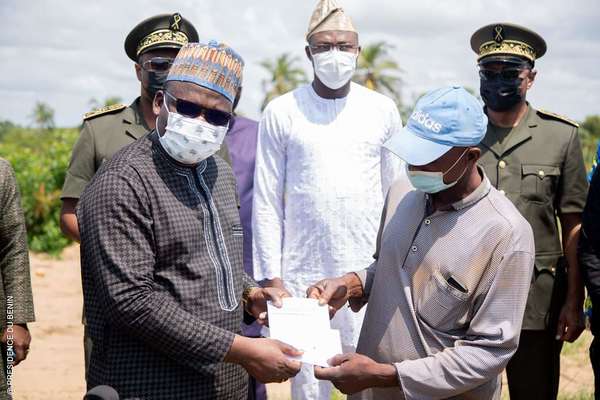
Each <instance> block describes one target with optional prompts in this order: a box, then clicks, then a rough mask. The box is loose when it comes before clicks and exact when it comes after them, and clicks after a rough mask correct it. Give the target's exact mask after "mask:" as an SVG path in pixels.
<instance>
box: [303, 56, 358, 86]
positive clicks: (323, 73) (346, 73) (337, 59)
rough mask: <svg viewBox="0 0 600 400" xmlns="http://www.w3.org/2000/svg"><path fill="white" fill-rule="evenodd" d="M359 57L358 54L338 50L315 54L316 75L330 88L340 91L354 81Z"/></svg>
mask: <svg viewBox="0 0 600 400" xmlns="http://www.w3.org/2000/svg"><path fill="white" fill-rule="evenodd" d="M357 57H358V53H350V52H347V51H339V50H338V49H337V48H334V49H333V50H329V51H326V52H323V53H317V54H313V55H312V58H313V65H314V69H315V74H316V75H317V77H318V78H319V80H320V81H321V82H323V84H324V85H325V86H327V87H328V88H330V89H333V90H336V89H339V88H341V87H342V86H344V85H345V84H346V83H348V81H350V79H352V75H354V71H355V70H356V58H357Z"/></svg>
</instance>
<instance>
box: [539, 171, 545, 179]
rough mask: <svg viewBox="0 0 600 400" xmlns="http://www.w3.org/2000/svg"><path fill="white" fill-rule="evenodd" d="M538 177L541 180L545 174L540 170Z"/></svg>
mask: <svg viewBox="0 0 600 400" xmlns="http://www.w3.org/2000/svg"><path fill="white" fill-rule="evenodd" d="M538 175H539V176H540V178H543V177H544V175H546V173H545V172H544V171H542V170H541V169H540V170H539V171H538Z"/></svg>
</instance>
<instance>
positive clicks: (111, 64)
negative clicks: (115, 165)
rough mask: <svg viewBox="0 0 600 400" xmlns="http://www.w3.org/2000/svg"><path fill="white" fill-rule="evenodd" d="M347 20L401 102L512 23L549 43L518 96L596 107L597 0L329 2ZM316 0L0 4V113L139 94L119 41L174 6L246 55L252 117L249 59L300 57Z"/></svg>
mask: <svg viewBox="0 0 600 400" xmlns="http://www.w3.org/2000/svg"><path fill="white" fill-rule="evenodd" d="M339 2H340V3H341V4H342V5H343V6H344V7H345V9H346V10H347V12H348V13H349V14H350V15H351V16H352V17H353V18H354V20H355V24H356V25H357V27H358V28H359V30H360V33H361V41H362V43H363V44H364V43H369V42H374V41H379V40H386V41H388V42H389V43H391V44H392V45H394V49H393V50H392V52H391V56H393V57H394V58H395V59H396V60H397V61H398V62H399V63H400V65H401V66H402V68H403V71H404V73H403V80H404V82H405V87H404V90H403V92H404V95H405V99H406V101H407V102H410V101H411V100H412V98H413V97H415V96H416V95H418V94H420V93H423V92H424V91H427V90H429V89H432V88H435V87H437V86H441V85H448V84H461V85H466V86H469V87H472V88H475V89H476V88H477V87H478V79H477V70H476V68H475V54H474V53H473V52H472V51H471V49H470V47H469V38H470V35H471V34H472V32H473V31H474V30H475V29H477V28H478V27H480V26H482V25H484V24H487V23H491V22H497V21H511V22H515V23H519V24H522V25H526V26H529V27H530V28H532V29H534V30H536V31H537V32H539V33H540V34H541V35H542V36H544V38H545V39H546V41H547V42H548V53H547V55H546V56H545V57H544V58H542V59H541V60H539V62H538V63H537V67H538V70H539V74H538V79H537V82H536V85H535V86H534V89H533V90H532V91H531V92H530V94H529V99H530V100H531V102H532V103H533V104H534V105H535V106H537V107H539V108H545V109H548V110H552V111H555V112H558V113H562V114H565V115H568V116H570V117H572V118H577V119H582V118H583V117H584V116H586V115H588V114H596V113H600V110H598V108H597V104H599V103H600V68H599V67H600V62H599V58H598V54H600V27H599V25H598V23H597V21H598V20H599V18H600V3H598V2H597V1H596V0H572V1H570V2H569V3H568V4H565V3H564V2H562V1H558V0H548V1H544V2H543V3H542V2H532V1H518V0H502V1H501V0H486V1H480V0H461V1H457V0H453V1H452V0H419V1H412V2H407V1H402V2H393V1H389V0H385V1H384V0H370V1H368V2H367V1H364V0H339ZM314 3H316V1H308V0H301V1H300V0H259V1H254V2H247V1H243V0H237V1H227V2H225V1H203V2H198V1H194V0H180V1H166V0H160V1H152V2H148V1H143V0H127V1H123V0H119V1H117V0H105V1H102V2H81V1H76V0H54V1H52V2H48V1H43V0H29V1H19V0H4V1H3V2H2V3H1V4H0V17H1V18H2V20H3V21H9V22H8V23H4V24H3V26H2V35H0V57H1V58H2V60H3V68H2V74H1V75H0V96H2V98H3V102H2V103H3V105H4V106H3V107H1V108H0V119H10V120H12V121H15V122H19V123H28V122H29V121H28V116H29V115H30V113H31V110H32V108H33V106H34V104H35V102H36V101H44V102H47V103H48V104H50V105H51V106H52V107H53V108H54V109H55V110H56V120H57V121H56V122H57V124H58V125H72V126H75V125H77V124H79V122H80V120H81V116H82V115H83V113H85V112H87V111H89V100H90V99H91V98H97V99H103V98H106V97H108V96H115V95H116V96H120V97H122V98H123V99H124V101H127V102H129V101H131V100H133V99H134V98H135V97H136V96H137V94H138V92H139V83H138V82H137V80H136V78H135V74H134V70H133V64H132V62H131V60H129V59H128V58H127V56H126V55H125V53H124V51H123V40H124V38H125V36H126V35H127V33H128V32H129V31H130V30H131V28H132V27H133V26H134V25H135V24H137V23H138V22H139V21H141V20H142V19H144V18H147V17H149V16H151V15H154V14H158V13H163V12H174V11H178V12H180V13H181V14H182V15H184V16H185V17H186V18H188V19H190V20H191V21H192V22H193V23H194V24H195V25H196V27H197V29H198V31H199V33H200V37H201V40H208V39H210V38H216V39H219V40H221V41H224V42H226V43H228V44H230V45H231V46H232V47H234V48H235V49H236V50H238V52H239V53H240V54H242V56H243V57H244V59H245V61H246V69H245V76H244V96H243V99H242V101H241V103H240V110H241V111H242V112H243V113H244V114H246V115H249V116H252V117H255V118H256V117H259V105H260V103H261V101H262V97H263V92H262V86H261V81H262V80H263V79H265V78H267V76H266V73H265V71H264V70H263V69H262V67H260V66H259V65H258V64H259V62H260V61H262V60H264V59H273V58H275V57H276V56H278V55H280V54H281V53H284V52H290V53H292V54H293V55H297V56H299V57H300V60H301V62H300V64H301V65H302V67H304V68H305V69H306V70H307V72H309V71H310V64H309V62H308V61H307V60H306V59H305V57H304V50H303V48H304V45H305V43H304V34H305V32H306V27H307V24H308V19H309V17H310V14H311V12H312V8H313V7H314Z"/></svg>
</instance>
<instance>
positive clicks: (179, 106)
mask: <svg viewBox="0 0 600 400" xmlns="http://www.w3.org/2000/svg"><path fill="white" fill-rule="evenodd" d="M163 93H164V94H165V95H166V97H168V98H170V99H171V100H172V101H173V103H174V105H175V110H177V113H178V114H181V115H183V116H184V117H188V118H198V117H199V116H201V115H202V117H204V119H205V120H206V122H208V123H209V124H212V125H217V126H225V125H227V124H228V123H229V121H230V120H231V118H232V115H231V114H230V113H228V112H225V111H221V110H215V109H213V108H206V107H203V106H201V105H199V104H196V103H192V102H191V101H187V100H181V99H178V98H177V97H175V96H173V95H172V94H171V93H169V92H167V91H166V90H165V91H164V92H163ZM167 105H168V104H167Z"/></svg>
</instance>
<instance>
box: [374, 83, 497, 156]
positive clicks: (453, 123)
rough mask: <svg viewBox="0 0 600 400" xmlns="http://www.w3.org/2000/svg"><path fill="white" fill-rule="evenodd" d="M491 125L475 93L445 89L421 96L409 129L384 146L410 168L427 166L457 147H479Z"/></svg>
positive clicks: (454, 87)
mask: <svg viewBox="0 0 600 400" xmlns="http://www.w3.org/2000/svg"><path fill="white" fill-rule="evenodd" d="M487 123H488V120H487V116H486V115H485V113H484V112H483V106H482V105H481V103H480V102H479V101H478V100H477V99H476V98H475V97H474V96H473V95H472V94H470V93H469V92H467V91H466V90H465V89H464V88H462V87H460V86H450V87H444V88H441V89H436V90H434V91H431V92H429V93H427V94H425V95H424V96H423V97H421V98H420V99H419V101H417V104H416V105H415V109H414V111H413V113H412V114H411V116H410V118H409V119H408V122H407V123H406V126H405V127H404V128H403V129H402V130H401V131H400V132H398V133H396V134H395V135H393V136H392V137H390V138H389V139H388V140H387V141H386V142H385V143H384V144H383V146H384V147H385V148H387V149H388V150H390V151H391V152H392V153H394V154H396V155H397V156H398V157H400V158H401V159H403V160H404V161H406V163H408V164H410V165H416V166H420V165H425V164H429V163H430V162H432V161H435V160H437V159H438V158H440V157H441V156H443V155H444V154H446V153H447V152H448V151H449V150H450V149H451V148H453V147H469V146H476V145H478V144H479V142H481V140H482V139H483V137H484V136H485V132H486V130H487Z"/></svg>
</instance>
